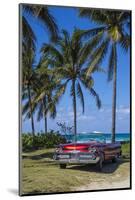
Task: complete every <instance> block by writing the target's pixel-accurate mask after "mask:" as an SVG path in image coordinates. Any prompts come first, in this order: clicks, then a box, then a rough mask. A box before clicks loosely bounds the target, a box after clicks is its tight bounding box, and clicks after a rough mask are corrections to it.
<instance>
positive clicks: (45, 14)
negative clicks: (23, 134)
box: [21, 4, 58, 135]
mask: <svg viewBox="0 0 135 200" xmlns="http://www.w3.org/2000/svg"><path fill="white" fill-rule="evenodd" d="M28 16H31V17H33V18H34V19H35V20H36V22H37V23H41V24H42V25H44V26H45V27H46V28H47V29H48V31H49V33H50V36H51V37H50V38H51V40H52V41H56V40H57V38H58V27H57V25H56V23H55V19H54V18H53V16H52V15H51V14H50V12H49V10H48V8H47V7H46V6H41V5H39V6H38V5H36V6H35V5H25V4H24V5H23V6H22V31H21V32H22V71H23V74H22V79H23V80H22V82H23V87H22V97H23V99H24V98H25V99H26V98H27V99H28V102H27V103H26V105H25V106H24V107H23V114H24V113H26V111H27V110H28V108H29V112H27V114H26V116H27V117H28V118H31V126H32V134H33V135H35V128H34V119H33V111H34V107H33V106H32V98H34V91H35V86H34V85H35V83H36V85H37V80H36V79H35V78H36V76H35V72H34V62H35V50H36V45H35V44H36V36H35V33H34V31H33V29H32V27H31V26H30V24H29V22H28V20H27V17H28Z"/></svg>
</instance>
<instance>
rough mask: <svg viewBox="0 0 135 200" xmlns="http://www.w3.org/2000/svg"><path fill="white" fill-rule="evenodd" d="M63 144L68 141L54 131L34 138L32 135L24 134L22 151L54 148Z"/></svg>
mask: <svg viewBox="0 0 135 200" xmlns="http://www.w3.org/2000/svg"><path fill="white" fill-rule="evenodd" d="M63 143H66V139H65V138H64V137H63V136H62V135H60V134H59V133H55V132H54V131H51V132H49V133H46V134H43V133H41V134H40V133H38V134H37V135H35V136H34V137H33V136H32V135H31V134H22V150H23V151H24V152H25V151H32V150H36V149H41V148H53V147H55V146H56V145H58V144H63Z"/></svg>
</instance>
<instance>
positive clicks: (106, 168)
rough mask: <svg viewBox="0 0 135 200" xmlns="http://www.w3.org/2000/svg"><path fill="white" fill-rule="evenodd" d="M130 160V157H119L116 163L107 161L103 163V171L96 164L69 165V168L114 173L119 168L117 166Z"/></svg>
mask: <svg viewBox="0 0 135 200" xmlns="http://www.w3.org/2000/svg"><path fill="white" fill-rule="evenodd" d="M125 162H130V160H129V159H119V160H118V161H117V162H116V163H112V161H106V162H104V164H103V168H102V171H99V170H98V169H97V167H96V165H95V164H87V165H76V166H73V165H72V166H70V165H69V166H68V168H67V169H69V170H70V169H72V170H80V171H87V172H99V173H107V174H108V173H113V172H115V171H116V170H117V168H118V167H119V166H120V165H121V164H123V163H125Z"/></svg>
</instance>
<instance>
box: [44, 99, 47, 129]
mask: <svg viewBox="0 0 135 200" xmlns="http://www.w3.org/2000/svg"><path fill="white" fill-rule="evenodd" d="M43 114H44V125H45V133H47V115H46V97H45V98H44V100H43Z"/></svg>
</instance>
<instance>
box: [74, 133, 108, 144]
mask: <svg viewBox="0 0 135 200" xmlns="http://www.w3.org/2000/svg"><path fill="white" fill-rule="evenodd" d="M71 140H72V142H77V143H83V142H100V143H105V142H106V139H105V136H104V135H103V134H100V133H98V134H95V133H93V134H77V135H76V136H75V135H73V136H72V139H71Z"/></svg>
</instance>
